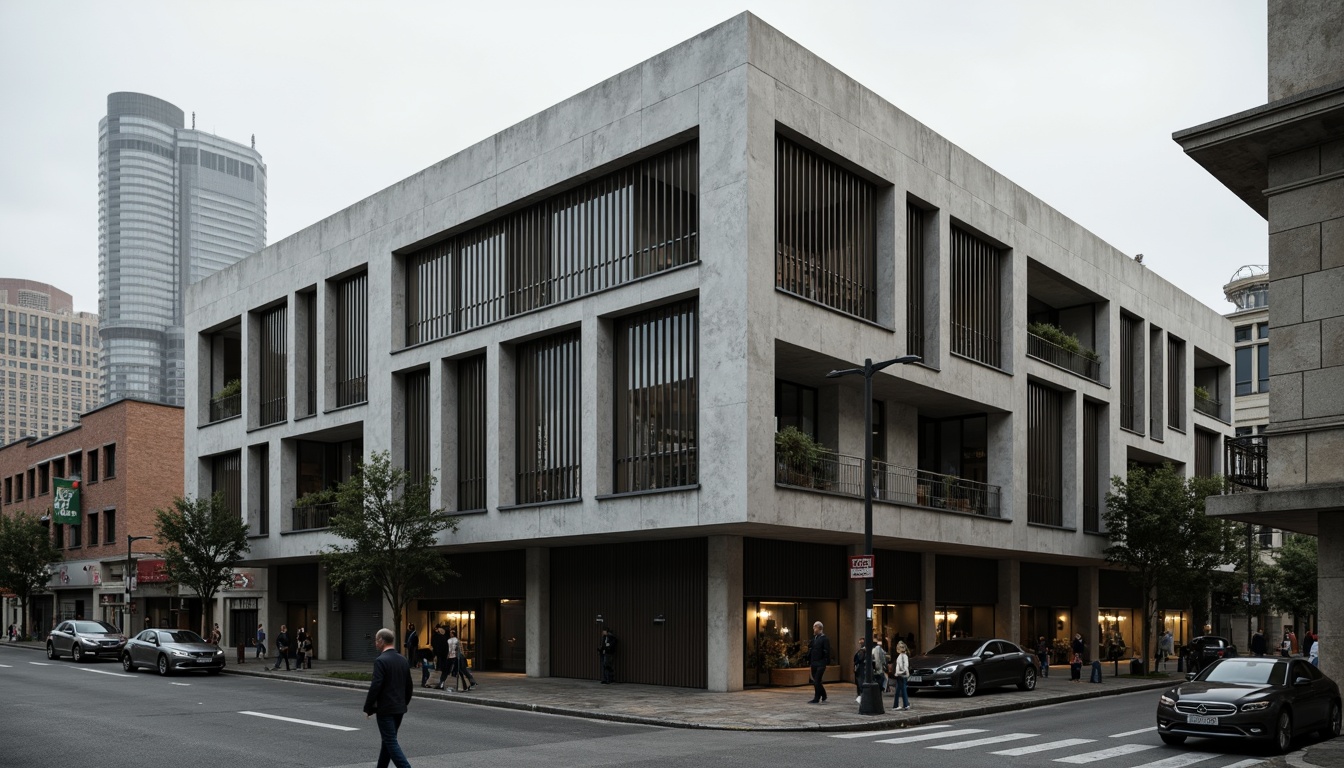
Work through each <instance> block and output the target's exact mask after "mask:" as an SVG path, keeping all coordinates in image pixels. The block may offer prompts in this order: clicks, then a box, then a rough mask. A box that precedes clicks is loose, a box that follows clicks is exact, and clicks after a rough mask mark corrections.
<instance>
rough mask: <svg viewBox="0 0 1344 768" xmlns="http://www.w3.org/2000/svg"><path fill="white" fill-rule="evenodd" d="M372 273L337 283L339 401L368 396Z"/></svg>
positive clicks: (344, 402) (358, 400)
mask: <svg viewBox="0 0 1344 768" xmlns="http://www.w3.org/2000/svg"><path fill="white" fill-rule="evenodd" d="M368 374H369V273H368V272H361V273H360V274H358V275H355V276H354V277H349V278H346V279H345V280H342V281H341V282H340V284H339V285H337V286H336V405H337V406H338V407H339V406H342V405H354V404H355V403H363V402H365V401H367V400H368V399H369V389H368Z"/></svg>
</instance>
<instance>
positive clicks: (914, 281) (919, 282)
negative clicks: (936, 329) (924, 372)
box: [905, 203, 924, 357]
mask: <svg viewBox="0 0 1344 768" xmlns="http://www.w3.org/2000/svg"><path fill="white" fill-rule="evenodd" d="M905 296H906V301H905V352H906V354H909V355H919V356H920V357H923V356H924V211H923V210H922V209H920V208H917V207H915V206H914V204H912V203H906V204H905Z"/></svg>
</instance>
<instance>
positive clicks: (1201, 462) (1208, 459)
mask: <svg viewBox="0 0 1344 768" xmlns="http://www.w3.org/2000/svg"><path fill="white" fill-rule="evenodd" d="M1217 452H1218V435H1217V434H1215V433H1213V432H1206V431H1204V430H1202V429H1196V430H1195V477H1213V475H1214V466H1213V464H1214V456H1215V455H1216V454H1217Z"/></svg>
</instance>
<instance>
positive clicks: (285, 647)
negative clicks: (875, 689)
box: [271, 624, 289, 672]
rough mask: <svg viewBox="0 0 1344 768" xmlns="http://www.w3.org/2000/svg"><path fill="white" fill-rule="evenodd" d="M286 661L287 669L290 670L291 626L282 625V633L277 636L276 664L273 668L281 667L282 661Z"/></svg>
mask: <svg viewBox="0 0 1344 768" xmlns="http://www.w3.org/2000/svg"><path fill="white" fill-rule="evenodd" d="M281 661H284V662H285V671H286V672H288V671H289V627H287V626H285V625H284V624H281V625H280V634H278V635H276V636H275V666H274V667H271V669H273V670H278V669H280V662H281Z"/></svg>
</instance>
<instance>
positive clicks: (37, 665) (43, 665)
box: [28, 661, 51, 667]
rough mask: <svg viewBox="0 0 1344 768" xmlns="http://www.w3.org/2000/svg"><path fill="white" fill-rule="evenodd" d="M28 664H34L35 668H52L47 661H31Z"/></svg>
mask: <svg viewBox="0 0 1344 768" xmlns="http://www.w3.org/2000/svg"><path fill="white" fill-rule="evenodd" d="M28 663H29V664H32V665H33V666H34V667H50V666H51V665H50V664H48V663H47V662H45V661H30V662H28Z"/></svg>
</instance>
